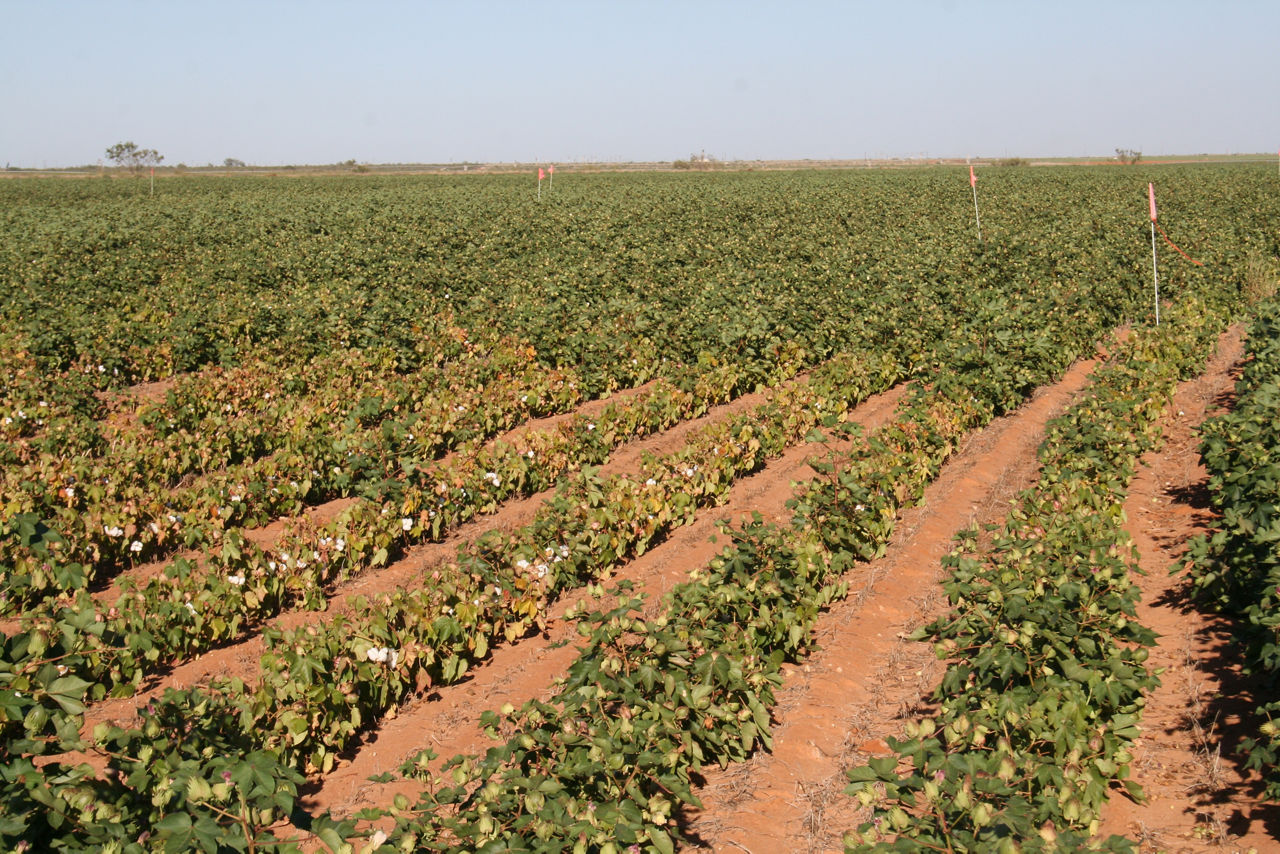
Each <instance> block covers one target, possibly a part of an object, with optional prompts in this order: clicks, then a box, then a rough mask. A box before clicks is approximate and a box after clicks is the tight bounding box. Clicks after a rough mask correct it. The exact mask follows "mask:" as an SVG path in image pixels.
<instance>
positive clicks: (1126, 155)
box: [1116, 148, 1142, 166]
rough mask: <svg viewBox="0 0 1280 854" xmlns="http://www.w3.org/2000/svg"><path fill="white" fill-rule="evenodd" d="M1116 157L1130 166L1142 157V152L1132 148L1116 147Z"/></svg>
mask: <svg viewBox="0 0 1280 854" xmlns="http://www.w3.org/2000/svg"><path fill="white" fill-rule="evenodd" d="M1116 159H1117V160H1119V161H1120V162H1121V163H1125V164H1128V165H1129V166H1132V165H1133V164H1135V163H1137V162H1138V161H1139V160H1141V159H1142V152H1141V151H1136V150H1134V149H1132V148H1117V149H1116Z"/></svg>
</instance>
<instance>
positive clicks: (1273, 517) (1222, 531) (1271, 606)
mask: <svg viewBox="0 0 1280 854" xmlns="http://www.w3.org/2000/svg"><path fill="white" fill-rule="evenodd" d="M1246 350H1247V354H1246V355H1247V358H1246V361H1245V364H1244V369H1243V371H1242V373H1241V376H1240V379H1239V381H1238V382H1237V383H1236V388H1235V398H1236V399H1235V404H1234V406H1233V407H1232V409H1231V411H1230V412H1227V413H1224V414H1222V415H1219V416H1217V417H1216V418H1211V419H1209V420H1207V421H1206V422H1205V423H1204V424H1203V425H1202V426H1201V436H1202V439H1201V444H1200V455H1201V458H1202V459H1203V461H1204V465H1205V468H1206V469H1207V470H1208V472H1209V481H1208V493H1209V497H1210V501H1211V502H1212V505H1213V507H1214V509H1215V510H1216V511H1217V513H1218V516H1217V518H1216V520H1215V521H1214V522H1213V523H1212V525H1211V528H1212V530H1211V532H1210V533H1209V534H1208V535H1206V536H1203V537H1198V538H1197V539H1195V540H1193V541H1192V542H1191V544H1190V547H1189V549H1188V555H1187V556H1188V561H1187V569H1188V570H1189V573H1190V577H1191V580H1192V584H1193V588H1194V590H1195V593H1196V595H1197V597H1198V598H1199V599H1200V600H1201V601H1202V602H1204V603H1205V604H1207V605H1209V606H1211V607H1213V608H1214V609H1216V610H1218V611H1220V612H1222V613H1224V614H1228V615H1230V616H1231V617H1233V618H1234V620H1235V625H1234V631H1235V633H1236V635H1237V639H1238V640H1239V641H1240V648H1241V650H1242V652H1241V657H1242V658H1243V661H1244V666H1245V670H1246V672H1248V673H1250V674H1252V675H1254V676H1256V677H1258V678H1259V679H1260V680H1261V681H1262V682H1263V684H1268V685H1269V684H1273V683H1274V680H1275V678H1276V674H1277V673H1280V607H1277V606H1278V605H1280V551H1278V550H1277V545H1276V544H1277V543H1278V542H1280V456H1278V454H1280V450H1278V449H1280V424H1277V422H1276V410H1277V406H1280V304H1277V303H1276V302H1275V301H1274V300H1273V301H1270V302H1268V303H1266V304H1264V305H1262V306H1260V307H1259V308H1258V309H1257V313H1256V316H1255V317H1254V318H1253V321H1252V324H1251V326H1250V329H1249V335H1248V340H1247V342H1246ZM1258 700H1259V701H1260V702H1259V707H1258V708H1257V710H1256V712H1255V714H1256V715H1257V717H1258V720H1259V721H1260V723H1258V724H1257V726H1258V728H1259V731H1258V733H1257V735H1256V736H1255V737H1252V738H1249V739H1246V740H1245V742H1244V743H1243V745H1242V752H1243V753H1244V754H1245V765H1246V767H1248V768H1251V769H1255V770H1256V771H1258V772H1259V773H1260V774H1261V775H1262V778H1263V780H1264V782H1265V785H1266V792H1267V796H1268V797H1269V798H1272V799H1276V798H1280V724H1278V723H1277V720H1278V719H1280V701H1276V700H1268V699H1267V698H1266V696H1265V695H1263V696H1260V697H1258Z"/></svg>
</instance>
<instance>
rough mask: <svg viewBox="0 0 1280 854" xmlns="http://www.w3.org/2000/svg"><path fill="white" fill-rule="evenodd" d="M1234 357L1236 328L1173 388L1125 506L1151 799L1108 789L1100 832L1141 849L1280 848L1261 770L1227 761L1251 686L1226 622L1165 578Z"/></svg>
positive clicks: (1198, 493) (1144, 771)
mask: <svg viewBox="0 0 1280 854" xmlns="http://www.w3.org/2000/svg"><path fill="white" fill-rule="evenodd" d="M1242 358H1243V344H1242V331H1241V329H1240V328H1239V327H1233V328H1232V330H1231V331H1230V332H1229V333H1228V334H1227V335H1224V336H1223V338H1222V340H1221V341H1220V342H1219V348H1218V353H1217V355H1216V356H1215V357H1214V359H1213V361H1212V363H1211V364H1210V366H1209V368H1208V370H1207V371H1206V372H1205V373H1204V375H1202V376H1201V377H1199V378H1197V379H1196V380H1193V381H1191V382H1187V383H1183V384H1182V386H1181V387H1180V388H1179V389H1178V392H1177V395H1176V396H1175V398H1174V402H1173V406H1172V407H1171V416H1170V417H1169V418H1168V419H1166V421H1165V424H1164V445H1163V447H1161V448H1160V449H1159V450H1158V451H1154V452H1152V453H1149V454H1147V456H1146V457H1145V458H1144V459H1143V463H1144V466H1143V468H1142V469H1141V470H1140V471H1139V473H1138V475H1137V477H1135V478H1134V481H1133V483H1132V484H1131V485H1130V489H1129V496H1128V499H1127V501H1126V502H1125V514H1126V516H1127V517H1128V523H1127V528H1128V530H1129V533H1130V535H1131V536H1132V537H1133V539H1134V541H1135V543H1136V544H1137V546H1138V552H1139V558H1140V563H1141V567H1142V569H1143V571H1144V572H1145V573H1146V575H1144V576H1141V577H1139V578H1138V580H1137V583H1138V586H1139V587H1140V588H1141V590H1142V603H1141V605H1140V606H1139V608H1138V619H1139V621H1140V622H1141V623H1142V624H1143V625H1146V626H1149V627H1150V628H1152V629H1154V630H1155V631H1156V632H1158V633H1159V634H1160V639H1159V642H1158V645H1157V646H1156V647H1155V648H1154V649H1152V650H1151V657H1150V658H1148V659H1147V666H1148V667H1149V668H1159V669H1161V670H1163V673H1162V674H1161V676H1160V680H1161V686H1160V688H1159V689H1158V690H1156V691H1155V692H1154V693H1152V694H1151V696H1149V697H1148V698H1147V706H1146V709H1145V710H1144V713H1143V719H1142V730H1143V734H1142V738H1141V739H1140V740H1139V741H1138V742H1137V744H1136V746H1135V749H1134V751H1133V753H1134V756H1133V765H1132V775H1131V776H1132V778H1133V779H1134V780H1135V781H1136V782H1137V783H1138V784H1139V785H1141V786H1142V788H1143V791H1144V792H1145V794H1146V797H1147V802H1146V803H1145V804H1138V803H1135V802H1134V801H1133V800H1132V799H1130V798H1129V797H1127V795H1125V794H1124V793H1123V792H1120V791H1116V792H1113V793H1112V796H1111V800H1110V801H1109V802H1108V804H1107V807H1106V809H1105V810H1104V811H1103V815H1102V818H1103V821H1102V833H1103V834H1104V835H1108V834H1112V833H1116V834H1121V835H1124V836H1128V837H1129V838H1130V839H1134V840H1137V841H1138V843H1139V850H1141V851H1144V852H1158V851H1159V852H1201V851H1248V850H1251V849H1252V850H1257V851H1278V850H1280V842H1277V840H1278V839H1280V806H1277V805H1275V804H1265V803H1263V802H1262V801H1261V798H1260V794H1261V793H1260V784H1259V780H1258V775H1257V773H1256V772H1254V771H1248V770H1246V769H1245V768H1244V767H1243V757H1242V756H1240V755H1238V754H1237V753H1236V752H1235V751H1236V748H1237V747H1238V746H1239V743H1240V741H1241V739H1242V738H1246V737H1248V736H1250V735H1253V734H1254V733H1253V728H1254V726H1256V722H1255V721H1254V720H1253V717H1252V713H1253V710H1254V708H1255V707H1256V706H1257V705H1259V704H1260V703H1261V702H1262V700H1261V698H1259V697H1258V695H1257V693H1256V690H1257V686H1256V685H1254V684H1252V683H1251V682H1250V680H1249V679H1247V678H1246V677H1244V676H1243V675H1242V673H1241V668H1240V660H1239V657H1238V655H1237V654H1236V647H1235V645H1234V644H1233V643H1232V640H1231V627H1230V624H1229V622H1228V621H1226V620H1224V619H1223V618H1222V617H1219V616H1217V615H1215V614H1210V613H1204V612H1203V611H1201V610H1199V609H1198V608H1197V607H1196V605H1195V604H1194V603H1193V602H1192V601H1191V598H1190V596H1189V591H1188V589H1187V586H1186V584H1185V583H1184V582H1183V580H1182V578H1181V576H1170V574H1169V572H1170V568H1171V567H1172V566H1174V565H1178V566H1181V565H1182V558H1183V555H1184V553H1185V551H1186V543H1187V541H1188V540H1190V539H1191V538H1193V537H1195V536H1196V535H1198V534H1201V533H1203V532H1204V530H1205V526H1206V524H1207V523H1208V522H1209V520H1210V519H1211V517H1212V510H1211V508H1210V506H1209V504H1208V495H1207V492H1206V481H1207V477H1208V475H1207V473H1206V471H1205V469H1204V467H1203V466H1202V465H1201V464H1200V455H1199V451H1198V444H1199V436H1198V434H1197V432H1196V428H1197V427H1198V426H1199V424H1200V423H1201V422H1202V421H1204V419H1205V418H1206V417H1209V416H1211V415H1214V414H1215V413H1217V412H1219V411H1222V410H1223V409H1227V408H1229V407H1230V405H1231V402H1232V388H1233V383H1234V380H1235V374H1236V370H1237V369H1238V367H1239V365H1240V362H1241V360H1242Z"/></svg>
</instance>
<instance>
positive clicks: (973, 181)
mask: <svg viewBox="0 0 1280 854" xmlns="http://www.w3.org/2000/svg"><path fill="white" fill-rule="evenodd" d="M969 186H970V187H976V186H978V176H977V175H975V174H973V164H972V163H970V164H969Z"/></svg>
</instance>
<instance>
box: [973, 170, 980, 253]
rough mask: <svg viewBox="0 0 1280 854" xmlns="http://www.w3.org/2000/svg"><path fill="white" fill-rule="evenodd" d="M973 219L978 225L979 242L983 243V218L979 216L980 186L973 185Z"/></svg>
mask: <svg viewBox="0 0 1280 854" xmlns="http://www.w3.org/2000/svg"><path fill="white" fill-rule="evenodd" d="M973 219H974V221H975V222H977V223H978V242H979V243H981V242H982V217H980V216H979V215H978V185H977V184H974V185H973Z"/></svg>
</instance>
